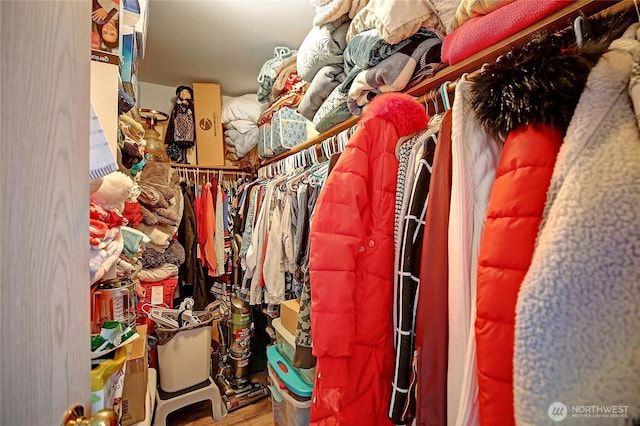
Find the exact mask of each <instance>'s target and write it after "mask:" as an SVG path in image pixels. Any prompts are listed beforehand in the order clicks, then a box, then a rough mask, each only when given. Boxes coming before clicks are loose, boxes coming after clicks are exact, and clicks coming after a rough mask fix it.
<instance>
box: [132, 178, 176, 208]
mask: <svg viewBox="0 0 640 426" xmlns="http://www.w3.org/2000/svg"><path fill="white" fill-rule="evenodd" d="M139 186H140V196H139V197H138V202H139V203H140V204H142V205H143V206H145V207H147V208H151V209H152V208H163V207H164V208H167V207H169V202H168V201H167V200H166V199H165V197H164V195H162V192H160V191H159V190H158V189H157V188H156V187H155V186H153V185H148V184H146V183H144V182H140V183H139Z"/></svg>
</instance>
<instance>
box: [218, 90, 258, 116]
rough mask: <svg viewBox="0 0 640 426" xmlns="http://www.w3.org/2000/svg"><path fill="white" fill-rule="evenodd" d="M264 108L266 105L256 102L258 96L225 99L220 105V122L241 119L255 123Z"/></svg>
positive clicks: (247, 95) (253, 94) (252, 94)
mask: <svg viewBox="0 0 640 426" xmlns="http://www.w3.org/2000/svg"><path fill="white" fill-rule="evenodd" d="M265 108H266V105H265V104H262V103H260V102H258V95H257V94H255V93H248V94H246V95H241V96H236V97H231V98H227V99H225V101H224V102H223V103H222V122H223V123H229V122H230V121H233V120H237V119H243V120H250V121H253V122H254V123H257V122H258V118H259V117H260V114H262V111H264V110H265Z"/></svg>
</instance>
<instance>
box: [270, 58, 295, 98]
mask: <svg viewBox="0 0 640 426" xmlns="http://www.w3.org/2000/svg"><path fill="white" fill-rule="evenodd" d="M297 58H298V55H297V54H296V55H291V56H290V57H288V58H287V59H285V61H284V62H283V63H282V64H281V65H280V66H279V67H277V68H276V78H275V79H274V80H273V86H271V101H272V100H274V99H276V98H277V97H278V96H280V95H281V94H283V93H286V92H287V91H288V90H289V89H291V87H292V86H293V84H295V83H297V82H299V81H300V80H301V79H300V77H299V76H298V72H297V68H296V60H297Z"/></svg>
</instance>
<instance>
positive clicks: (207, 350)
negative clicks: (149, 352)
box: [158, 325, 211, 392]
mask: <svg viewBox="0 0 640 426" xmlns="http://www.w3.org/2000/svg"><path fill="white" fill-rule="evenodd" d="M210 361H211V325H208V326H204V327H202V326H201V327H197V328H191V329H187V330H180V331H176V332H175V334H174V335H173V336H172V337H171V339H170V340H169V341H168V342H167V343H166V344H159V345H158V374H159V376H160V388H161V389H162V390H163V391H165V392H177V391H180V390H183V389H186V388H188V387H191V386H194V385H197V384H198V383H202V382H204V381H205V380H207V379H208V378H209V370H210Z"/></svg>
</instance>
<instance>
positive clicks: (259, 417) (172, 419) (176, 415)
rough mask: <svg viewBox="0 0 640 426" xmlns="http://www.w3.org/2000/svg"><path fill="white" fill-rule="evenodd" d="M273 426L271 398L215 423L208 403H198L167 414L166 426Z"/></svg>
mask: <svg viewBox="0 0 640 426" xmlns="http://www.w3.org/2000/svg"><path fill="white" fill-rule="evenodd" d="M209 425H215V426H232V425H251V426H273V412H272V411H271V397H270V396H268V397H266V398H263V399H261V400H260V401H257V402H255V403H253V404H251V405H247V406H246V407H242V408H240V409H238V410H236V411H233V412H231V413H229V414H228V415H227V417H226V418H225V419H224V420H223V421H221V422H216V421H215V420H213V417H211V403H210V402H209V401H203V402H198V403H196V404H193V405H190V406H188V407H184V408H181V409H179V410H177V411H174V412H173V413H171V414H169V416H168V418H167V426H209Z"/></svg>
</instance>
